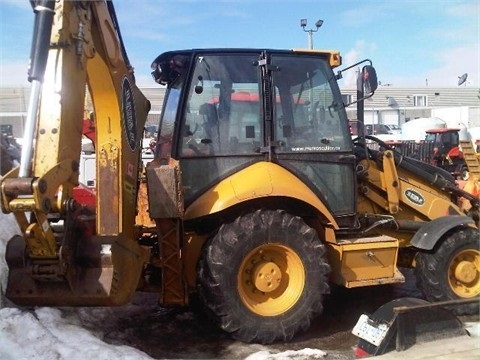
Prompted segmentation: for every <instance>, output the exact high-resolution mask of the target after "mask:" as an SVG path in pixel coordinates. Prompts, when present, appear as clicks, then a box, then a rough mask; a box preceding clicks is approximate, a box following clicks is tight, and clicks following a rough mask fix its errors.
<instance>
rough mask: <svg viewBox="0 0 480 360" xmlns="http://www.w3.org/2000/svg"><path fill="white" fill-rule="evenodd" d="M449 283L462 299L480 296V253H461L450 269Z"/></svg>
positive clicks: (471, 251)
mask: <svg viewBox="0 0 480 360" xmlns="http://www.w3.org/2000/svg"><path fill="white" fill-rule="evenodd" d="M448 281H449V283H450V288H451V289H452V290H453V292H454V293H455V294H456V295H458V296H459V297H461V298H471V297H474V296H478V295H479V294H480V251H479V250H473V249H467V250H463V251H461V252H459V253H458V254H457V255H456V256H455V257H454V258H453V259H452V261H451V262H450V264H449V267H448Z"/></svg>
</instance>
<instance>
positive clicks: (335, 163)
mask: <svg viewBox="0 0 480 360" xmlns="http://www.w3.org/2000/svg"><path fill="white" fill-rule="evenodd" d="M35 16H36V21H35V30H34V41H33V45H32V67H31V68H30V72H29V74H30V75H29V78H30V80H31V82H32V99H31V101H30V105H29V112H28V114H29V116H27V122H28V124H27V125H26V127H25V128H26V134H25V138H24V142H23V144H24V145H23V148H22V158H21V161H20V166H19V167H17V168H15V169H13V170H11V171H10V172H9V173H7V174H6V175H5V176H4V177H3V178H2V180H1V201H2V210H3V212H5V213H13V214H14V216H15V218H16V220H17V222H18V224H19V226H20V229H21V232H22V234H21V235H18V236H15V237H13V238H12V239H11V240H10V241H9V243H8V246H7V250H6V260H7V264H8V267H9V276H8V284H7V289H6V296H7V297H8V298H9V299H10V300H11V301H12V302H14V303H16V304H19V305H27V306H32V305H41V306H114V305H121V304H125V303H128V302H129V300H130V299H131V297H132V295H133V294H134V293H135V292H136V291H150V292H156V293H158V298H159V300H158V301H159V304H160V305H162V306H174V305H176V306H186V305H188V303H189V299H191V296H192V295H193V294H196V296H198V298H199V300H200V302H201V303H202V305H203V308H204V309H205V311H206V312H207V314H209V316H210V317H211V319H212V321H213V322H215V323H216V324H218V326H219V327H220V328H222V329H223V330H224V331H226V332H228V333H230V334H231V336H232V337H233V338H236V339H239V340H241V341H245V342H259V343H271V342H274V341H288V340H290V339H292V337H293V336H294V335H295V334H297V333H298V332H300V331H302V330H306V329H307V328H308V327H309V325H310V323H311V322H312V321H313V319H314V318H315V317H316V316H318V315H319V314H321V313H322V311H323V305H322V302H323V300H324V298H325V296H326V295H327V294H328V293H329V289H330V286H331V284H337V285H341V286H345V287H347V288H354V287H360V286H375V285H381V284H393V283H400V282H403V281H405V278H404V276H403V275H402V273H401V271H400V269H401V268H408V267H411V268H415V273H416V276H417V279H418V286H419V288H420V289H421V290H422V291H423V292H424V293H425V296H426V298H427V299H428V300H430V301H445V300H455V299H473V298H476V297H478V296H479V294H480V276H479V272H480V250H479V236H478V209H479V201H478V199H477V198H475V197H473V196H472V195H470V194H468V193H465V192H463V191H461V190H460V189H458V187H456V185H455V183H454V180H453V178H452V177H451V175H450V174H448V173H446V172H445V171H442V169H439V168H437V167H433V166H430V165H428V164H423V163H421V162H419V161H416V160H414V159H410V158H407V157H403V156H401V155H400V154H399V153H397V152H396V151H395V150H393V149H391V148H389V147H388V145H387V144H385V143H382V142H381V141H379V140H378V139H375V138H374V137H368V136H364V135H363V134H360V136H359V137H358V138H357V139H355V140H352V137H351V135H350V132H349V122H348V118H347V115H346V111H345V107H346V106H348V105H353V103H352V104H344V103H343V101H342V96H341V92H340V88H339V85H338V81H339V79H341V78H342V76H343V73H344V71H356V72H357V73H358V90H357V96H356V100H355V104H356V106H357V111H358V118H359V119H360V121H361V120H362V117H363V106H364V99H365V98H368V97H370V96H372V95H373V93H374V91H375V89H376V87H377V78H376V72H375V69H374V67H373V66H372V62H371V61H370V60H364V61H361V62H359V63H356V64H353V65H351V66H349V67H346V68H344V69H343V70H338V71H337V70H336V69H338V68H339V67H340V66H341V65H342V59H341V56H340V53H339V52H338V51H317V50H315V51H313V50H275V49H191V50H176V51H168V52H164V53H162V54H160V55H159V56H158V57H157V58H156V59H155V60H154V61H153V63H152V75H153V78H154V79H155V81H156V83H158V84H161V85H163V86H166V89H167V90H166V96H165V102H164V105H163V108H162V113H161V115H160V118H159V131H158V136H157V138H156V144H155V154H154V159H153V160H152V161H151V162H149V163H148V164H147V166H145V167H144V166H143V165H142V162H141V161H140V160H141V159H140V156H141V143H142V139H141V134H142V133H143V128H144V125H145V119H146V116H147V113H148V111H149V107H150V106H149V102H148V100H147V99H146V98H145V96H143V95H142V93H141V92H140V90H139V89H138V87H137V86H136V84H135V79H134V76H133V68H132V67H131V65H130V64H129V62H128V58H127V55H126V52H125V50H124V46H123V43H122V40H121V35H120V31H119V27H118V23H117V20H116V17H115V13H114V8H113V5H112V2H110V1H106V2H105V1H63V0H59V1H48V0H41V1H37V2H35ZM334 69H335V72H334ZM86 89H88V93H89V94H90V96H91V98H92V103H93V107H94V108H93V112H94V114H95V117H94V119H95V159H96V182H95V207H94V209H93V210H90V207H87V206H84V205H82V203H81V201H79V200H78V199H76V198H75V196H74V189H75V188H76V187H77V186H78V185H79V184H78V177H79V174H78V163H79V157H80V152H81V151H80V147H81V136H82V121H83V114H84V108H83V106H84V99H85V92H86ZM241 99H243V100H242V101H240V100H241ZM367 138H368V140H370V141H376V142H377V143H378V145H379V146H378V149H377V150H372V149H371V148H370V147H369V146H367V141H366V140H367ZM460 198H463V199H467V200H468V201H469V202H470V204H471V207H470V209H469V210H468V213H467V211H465V210H464V209H463V208H462V207H460V206H459V205H458V202H457V201H458V200H459V199H460ZM458 309H459V311H461V312H464V313H466V312H471V311H474V310H475V309H476V308H475V306H472V304H469V305H465V306H463V307H459V308H458Z"/></svg>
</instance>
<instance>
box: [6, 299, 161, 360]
mask: <svg viewBox="0 0 480 360" xmlns="http://www.w3.org/2000/svg"><path fill="white" fill-rule="evenodd" d="M0 358H1V359H4V360H7V359H11V360H17V359H72V360H76V359H78V360H84V359H85V360H88V359H96V360H97V359H98V360H102V359H105V360H109V359H125V360H128V359H132V360H133V359H151V358H150V357H149V356H148V355H146V354H144V353H142V352H141V351H139V350H136V349H134V348H131V347H128V346H114V345H109V344H106V343H105V342H103V341H102V340H101V339H99V338H98V337H96V336H95V335H93V334H92V333H91V332H90V331H88V330H86V329H83V328H82V327H81V324H80V322H79V320H78V318H77V317H76V315H74V314H70V315H68V313H67V314H66V313H63V312H62V311H60V310H59V309H55V308H38V309H35V310H34V311H31V312H29V311H22V310H20V309H17V308H4V309H1V310H0Z"/></svg>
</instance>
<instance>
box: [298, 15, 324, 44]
mask: <svg viewBox="0 0 480 360" xmlns="http://www.w3.org/2000/svg"><path fill="white" fill-rule="evenodd" d="M322 25H323V20H317V22H316V23H315V27H316V28H315V29H310V30H306V29H305V26H307V19H300V26H301V27H302V29H303V31H305V32H306V33H308V48H309V49H313V33H314V32H317V31H318V29H319V28H320V27H321V26H322Z"/></svg>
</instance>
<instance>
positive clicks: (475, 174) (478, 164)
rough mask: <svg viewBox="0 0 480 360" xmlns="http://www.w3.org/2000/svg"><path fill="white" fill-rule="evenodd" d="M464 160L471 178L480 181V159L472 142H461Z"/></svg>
mask: <svg viewBox="0 0 480 360" xmlns="http://www.w3.org/2000/svg"><path fill="white" fill-rule="evenodd" d="M460 146H461V149H462V152H463V158H464V160H465V164H466V165H467V168H468V172H469V174H470V177H471V178H475V179H476V180H479V179H480V158H479V155H480V154H477V152H476V151H475V149H474V148H473V145H472V142H471V141H470V140H460Z"/></svg>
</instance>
